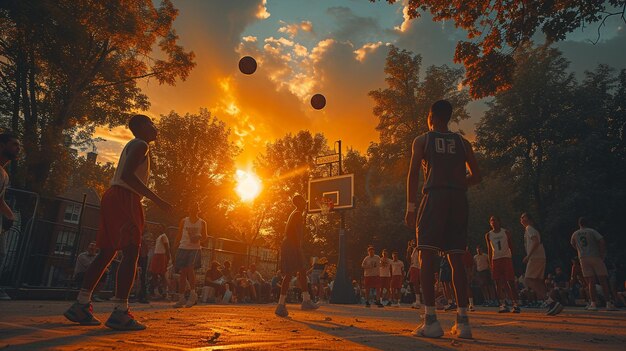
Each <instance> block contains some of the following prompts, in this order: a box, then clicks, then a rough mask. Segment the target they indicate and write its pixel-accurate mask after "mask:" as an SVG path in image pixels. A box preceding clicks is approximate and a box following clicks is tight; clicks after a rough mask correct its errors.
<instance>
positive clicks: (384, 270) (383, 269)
mask: <svg viewBox="0 0 626 351" xmlns="http://www.w3.org/2000/svg"><path fill="white" fill-rule="evenodd" d="M390 263H391V260H390V259H388V258H383V257H381V258H380V276H381V277H391V265H390Z"/></svg>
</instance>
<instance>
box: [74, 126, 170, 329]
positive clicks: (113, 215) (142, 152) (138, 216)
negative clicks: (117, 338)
mask: <svg viewBox="0 0 626 351" xmlns="http://www.w3.org/2000/svg"><path fill="white" fill-rule="evenodd" d="M128 128H129V129H130V131H131V132H132V133H133V135H134V136H135V138H134V139H133V140H131V141H129V142H128V143H127V144H126V146H125V147H124V150H122V154H121V155H120V159H119V162H118V164H117V169H116V170H115V175H114V176H113V179H112V180H111V187H110V188H109V189H108V190H107V191H106V192H105V193H104V195H103V196H102V201H101V206H100V226H99V228H98V236H97V243H98V247H99V248H100V253H99V254H98V256H96V258H95V259H94V261H93V262H92V263H91V265H90V266H89V268H88V269H87V271H86V272H85V278H84V280H83V285H82V288H81V289H80V292H79V293H78V299H77V301H76V302H75V303H74V304H73V305H72V307H70V308H69V309H68V310H67V311H66V312H65V314H64V316H65V317H66V318H67V319H69V320H70V321H72V322H76V323H80V324H81V325H100V321H99V320H98V319H96V318H95V317H94V316H93V314H92V312H91V311H92V306H91V294H92V292H93V290H94V288H95V287H96V285H97V284H98V281H99V280H100V278H101V277H102V273H104V271H105V270H106V268H107V267H108V266H109V263H111V260H112V259H113V257H114V256H115V254H116V251H118V250H122V251H123V253H124V258H123V259H122V262H121V263H120V265H119V268H118V270H117V284H116V286H115V298H116V304H115V309H114V310H113V313H111V316H110V317H109V319H108V320H107V321H106V323H105V325H106V326H107V327H109V328H112V329H117V330H142V329H145V328H146V326H145V325H143V324H141V323H139V322H138V321H136V320H135V318H134V317H133V315H132V314H130V312H129V309H128V295H129V294H130V290H131V288H132V286H133V282H134V280H135V272H136V270H137V259H138V257H139V247H140V245H141V235H142V233H143V228H144V222H145V220H144V213H143V207H142V206H141V198H142V197H143V196H145V197H147V198H148V199H150V200H152V201H154V203H155V204H157V205H158V206H159V207H160V208H162V209H164V210H166V211H169V210H170V209H171V205H170V204H169V203H167V202H165V201H164V200H163V199H161V198H160V197H159V196H158V195H156V194H155V193H154V192H152V191H151V190H150V189H148V187H147V186H146V184H147V181H148V176H149V174H150V158H149V157H148V150H149V147H148V143H150V142H152V141H154V140H156V137H157V129H156V127H155V126H154V124H153V123H152V120H151V119H150V118H149V117H148V116H144V115H134V116H133V117H132V118H131V119H130V121H129V122H128Z"/></svg>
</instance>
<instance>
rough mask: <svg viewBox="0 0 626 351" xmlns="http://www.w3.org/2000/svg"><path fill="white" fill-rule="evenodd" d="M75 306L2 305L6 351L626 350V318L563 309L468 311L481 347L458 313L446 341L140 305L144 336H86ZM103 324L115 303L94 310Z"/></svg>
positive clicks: (400, 322) (367, 327) (404, 310)
mask: <svg viewBox="0 0 626 351" xmlns="http://www.w3.org/2000/svg"><path fill="white" fill-rule="evenodd" d="M70 304H71V303H70V302H59V301H0V350H3V351H4V350H402V351H407V350H496V349H497V350H589V349H596V350H603V351H606V350H624V345H626V310H622V311H616V312H606V311H600V312H586V311H584V310H583V309H582V308H566V309H565V311H563V313H562V314H560V315H559V316H556V317H548V316H545V315H543V313H541V311H540V310H531V309H527V310H522V313H521V314H519V315H515V314H498V313H497V312H496V309H495V308H481V307H479V308H478V310H477V311H476V312H470V321H471V322H472V327H473V333H474V340H457V339H454V338H451V336H450V334H449V332H448V331H449V328H450V327H451V326H452V323H453V321H454V316H455V313H450V312H448V313H443V312H442V313H439V314H438V316H439V320H440V321H441V324H442V326H443V327H444V329H446V334H445V335H444V337H443V338H441V339H423V338H416V337H413V336H411V331H412V330H413V329H414V328H415V327H416V326H417V324H418V318H419V314H420V313H423V309H421V310H413V309H411V308H409V306H403V307H399V308H395V307H385V308H376V307H372V308H365V307H363V306H362V305H361V306H358V305H327V304H326V305H322V306H321V307H320V309H319V310H317V311H313V312H308V311H307V312H305V311H301V310H300V309H299V307H300V306H299V305H288V308H289V311H290V316H289V318H278V317H275V316H274V313H273V311H274V308H275V305H274V304H265V305H248V304H247V305H212V304H211V305H198V306H194V307H192V308H180V309H174V308H171V304H166V303H158V302H157V303H154V302H153V303H152V304H150V305H133V306H132V307H131V308H132V309H133V311H134V314H135V315H136V317H137V318H138V319H139V320H140V321H142V322H144V323H146V324H147V325H148V329H147V330H144V331H139V332H114V331H111V330H109V329H108V328H106V327H104V326H100V327H81V326H77V325H73V324H71V323H70V322H68V321H66V320H65V319H64V317H63V316H62V315H61V314H62V313H63V311H64V310H65V309H66V308H67V307H68V306H69V305H70ZM94 308H95V312H96V316H97V317H98V318H99V319H100V320H102V321H105V320H106V318H107V317H108V312H110V311H111V309H112V308H113V307H112V304H111V303H108V302H104V303H96V304H95V305H94Z"/></svg>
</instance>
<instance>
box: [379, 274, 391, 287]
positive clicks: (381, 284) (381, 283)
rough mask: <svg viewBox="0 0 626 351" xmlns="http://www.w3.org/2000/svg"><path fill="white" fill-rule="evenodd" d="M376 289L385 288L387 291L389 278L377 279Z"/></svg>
mask: <svg viewBox="0 0 626 351" xmlns="http://www.w3.org/2000/svg"><path fill="white" fill-rule="evenodd" d="M378 287H379V288H381V289H384V288H386V289H387V290H389V288H390V287H391V277H379V278H378Z"/></svg>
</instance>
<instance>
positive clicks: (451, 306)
mask: <svg viewBox="0 0 626 351" xmlns="http://www.w3.org/2000/svg"><path fill="white" fill-rule="evenodd" d="M456 308H457V306H456V303H454V302H453V303H451V304H448V305H447V306H446V307H444V308H443V310H444V311H446V312H450V311H456Z"/></svg>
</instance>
